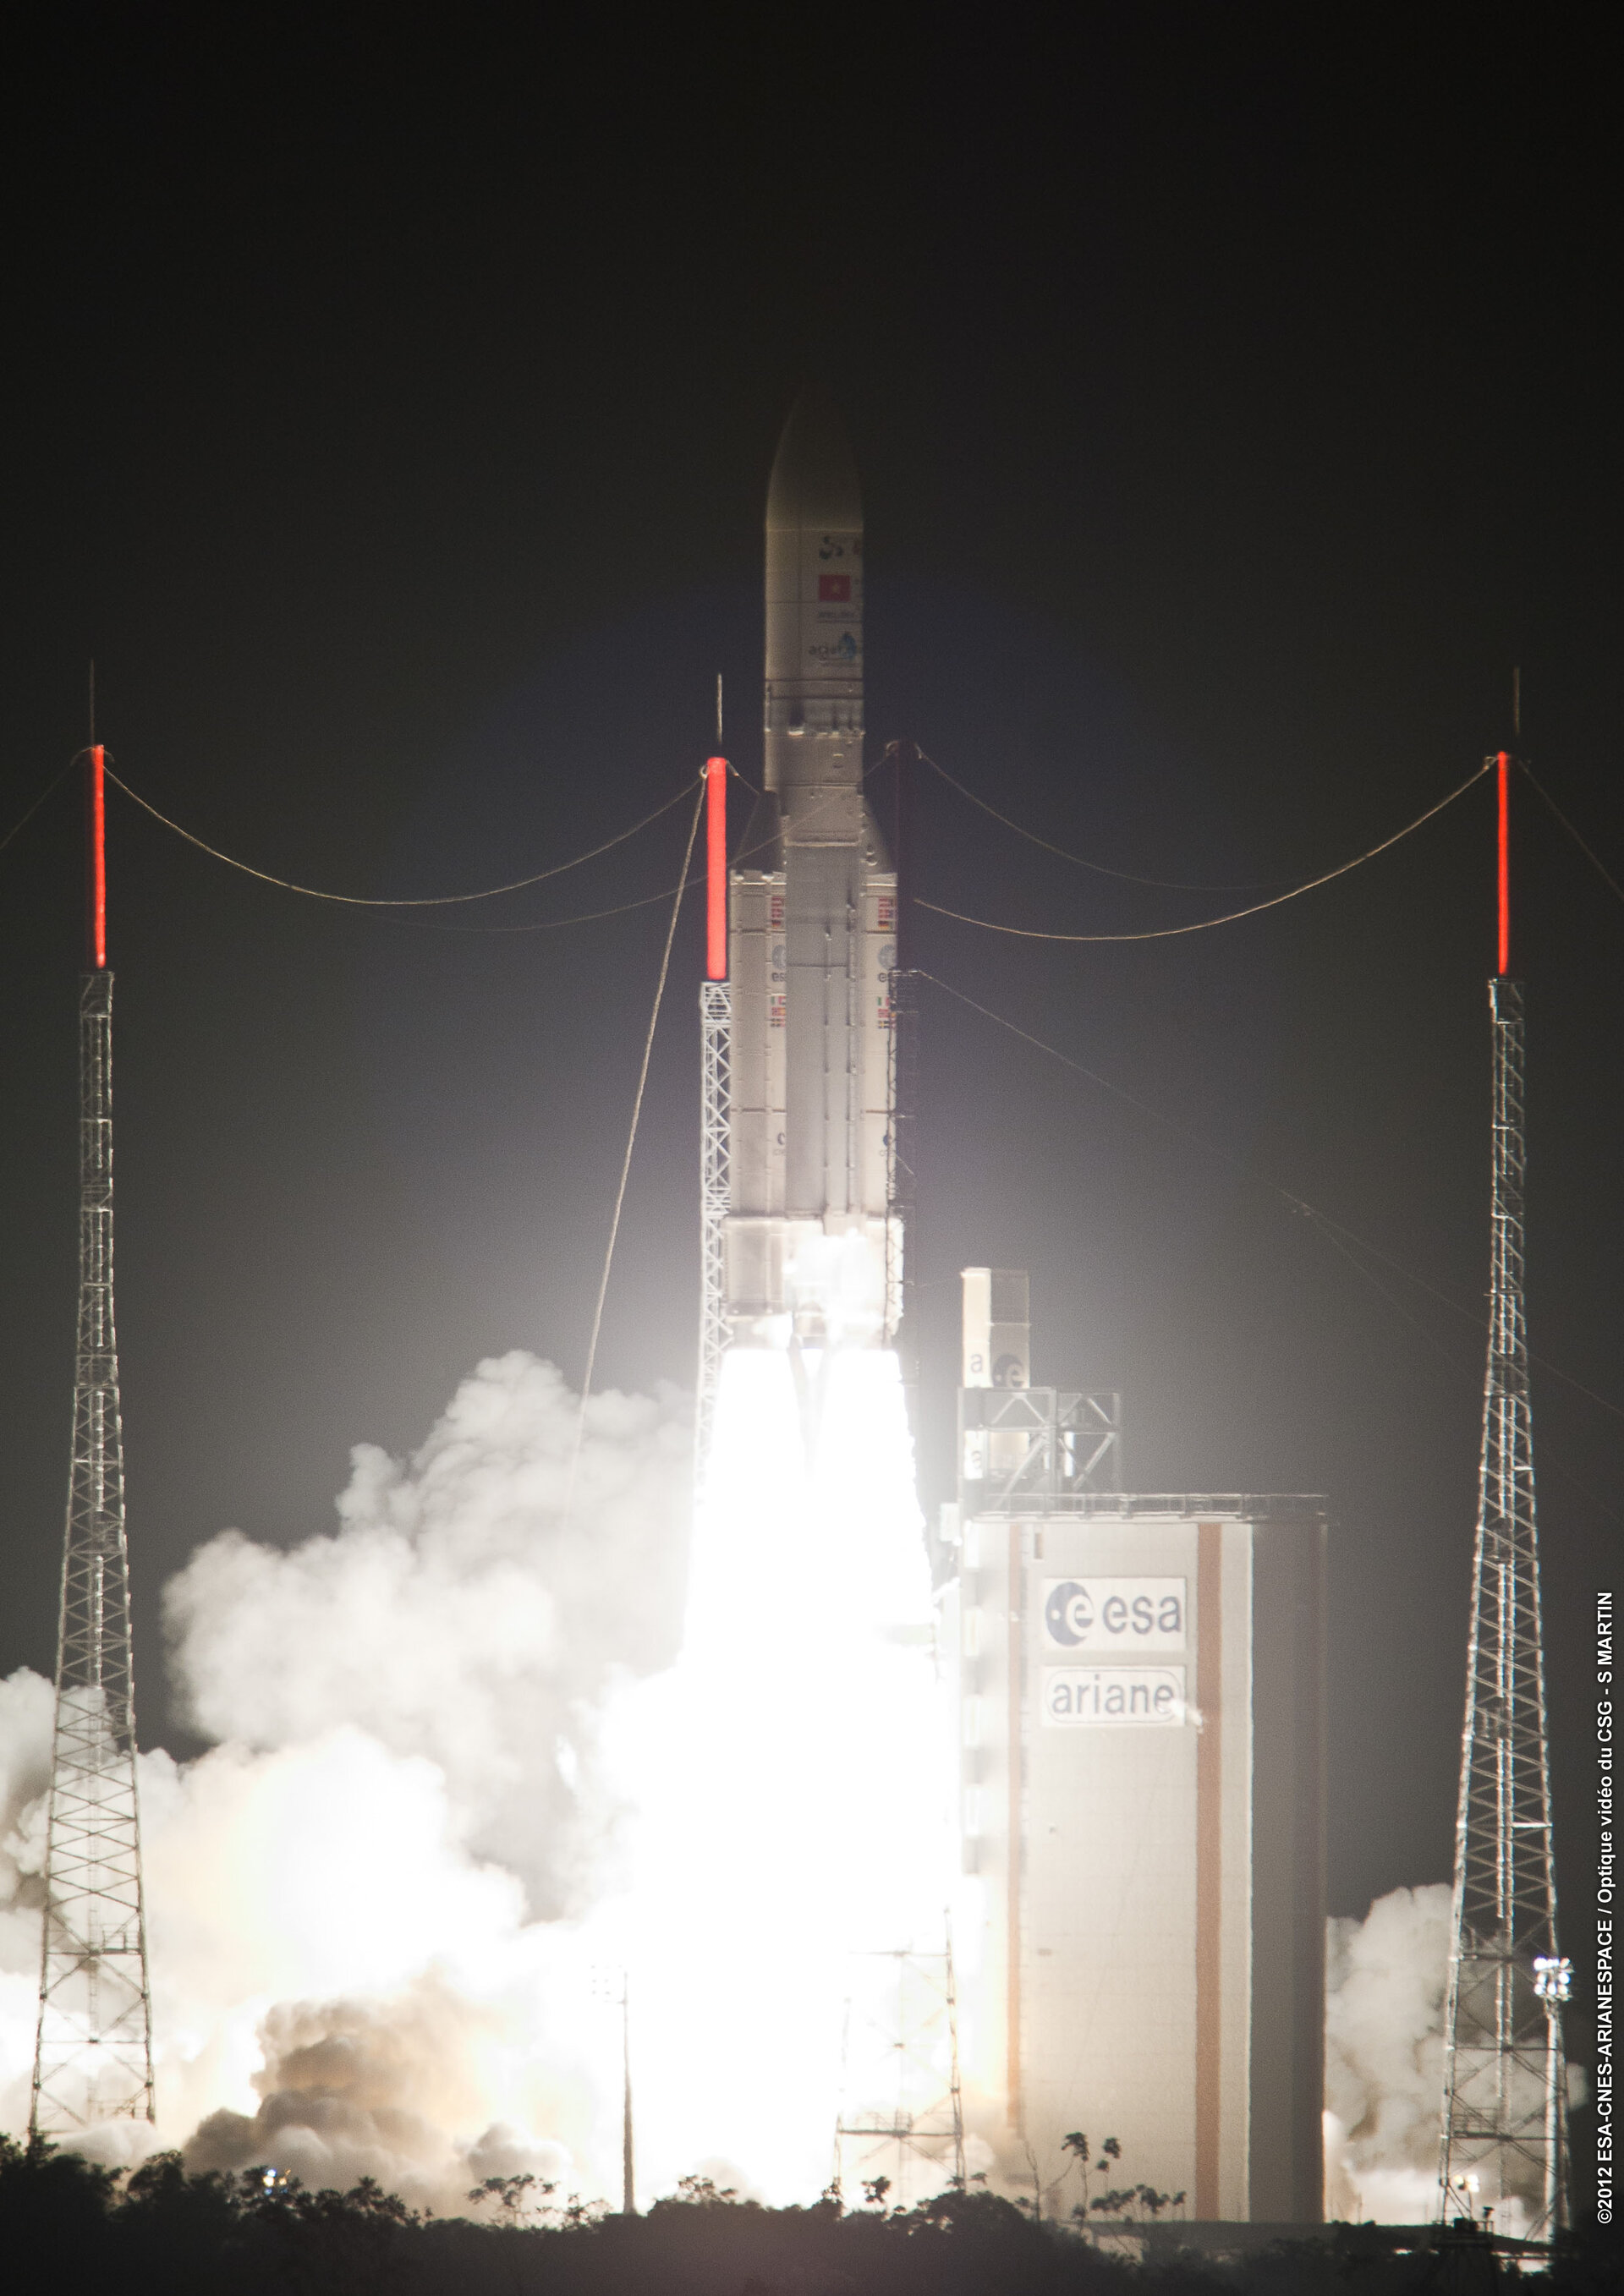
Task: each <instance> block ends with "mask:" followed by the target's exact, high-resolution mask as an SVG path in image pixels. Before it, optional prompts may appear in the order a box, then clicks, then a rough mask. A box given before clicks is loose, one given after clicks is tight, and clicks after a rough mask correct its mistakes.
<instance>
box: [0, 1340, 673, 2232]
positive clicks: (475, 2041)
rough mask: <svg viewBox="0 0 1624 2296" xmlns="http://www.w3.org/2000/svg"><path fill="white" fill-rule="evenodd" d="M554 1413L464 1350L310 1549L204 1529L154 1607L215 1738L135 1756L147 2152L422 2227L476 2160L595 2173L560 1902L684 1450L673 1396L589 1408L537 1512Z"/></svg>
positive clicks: (36, 1711) (560, 1424) (5, 2064)
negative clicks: (193, 1751)
mask: <svg viewBox="0 0 1624 2296" xmlns="http://www.w3.org/2000/svg"><path fill="white" fill-rule="evenodd" d="M577 1407H578V1406H577V1405H576V1402H575V1399H574V1398H572V1397H571V1396H570V1393H569V1390H568V1389H567V1388H566V1387H565V1385H564V1383H563V1382H562V1379H561V1377H560V1376H559V1374H558V1373H557V1372H556V1371H555V1370H554V1368H553V1367H552V1366H551V1365H547V1364H543V1363H539V1362H537V1361H536V1360H535V1359H534V1358H533V1357H529V1356H526V1355H522V1354H518V1353H515V1354H512V1355H508V1356H505V1357H500V1358H497V1359H494V1360H491V1361H488V1362H486V1363H483V1364H481V1365H480V1366H479V1369H478V1370H477V1372H476V1373H475V1374H473V1375H472V1377H471V1378H469V1379H467V1380H465V1381H464V1382H463V1384H462V1386H461V1387H460V1388H459V1390H458V1391H457V1393H456V1395H455V1398H454V1399H453V1401H452V1404H451V1406H450V1407H449V1409H448V1410H447V1413H446V1414H445V1415H444V1417H443V1418H442V1419H441V1421H440V1422H439V1424H438V1425H437V1426H436V1427H435V1428H434V1430H433V1431H432V1432H431V1435H430V1437H429V1439H428V1440H427V1442H426V1443H425V1444H424V1445H423V1446H422V1448H421V1450H419V1451H418V1452H417V1453H416V1454H415V1455H414V1457H413V1458H412V1459H410V1460H409V1461H407V1462H406V1463H405V1464H401V1463H398V1462H395V1461H392V1460H390V1459H389V1458H388V1457H387V1456H385V1455H384V1454H382V1453H381V1452H379V1451H378V1450H376V1449H375V1448H373V1447H370V1446H368V1447H361V1448H359V1449H357V1452H356V1454H355V1460H354V1473H353V1475H352V1479H351V1481H350V1485H349V1489H348V1490H347V1491H346V1492H345V1493H344V1494H343V1496H342V1497H341V1498H340V1501H339V1514H340V1527H339V1529H338V1530H337V1532H336V1533H335V1534H332V1535H331V1536H327V1537H322V1538H312V1539H309V1540H308V1541H307V1542H306V1543H305V1544H304V1545H303V1546H299V1547H298V1548H296V1549H294V1550H293V1551H292V1552H291V1553H282V1552H279V1551H277V1550H275V1549H273V1548H268V1547H264V1546H258V1545H256V1544H255V1543H253V1542H251V1541H250V1540H248V1539H246V1538H243V1537H242V1535H241V1534H240V1533H238V1532H234V1531H227V1532H224V1533H222V1534H221V1535H220V1536H219V1537H218V1538H214V1539H211V1540H210V1541H209V1543H208V1544H207V1545H206V1546H203V1547H202V1548H201V1549H200V1550H199V1552H198V1554H196V1555H194V1556H193V1560H192V1562H190V1563H189V1564H188V1565H187V1567H186V1568H185V1570H183V1571H182V1572H181V1573H180V1574H179V1576H178V1577H177V1578H176V1579H175V1580H174V1581H173V1582H172V1583H171V1585H170V1587H169V1588H168V1590H167V1595H166V1611H167V1618H168V1626H169V1629H170V1635H171V1647H172V1668H173V1673H174V1679H175V1685H176V1693H177V1698H178V1702H179V1704H180V1707H181V1709H182V1710H183V1711H184V1713H185V1715H186V1717H187V1718H188V1719H190V1720H191V1722H192V1723H193V1726H194V1727H196V1728H197V1729H198V1730H199V1731H200V1732H201V1733H202V1734H205V1735H207V1736H209V1737H213V1738H215V1739H216V1740H217V1741H218V1742H219V1743H217V1744H216V1745H215V1746H214V1747H213V1748H212V1749H211V1750H210V1751H209V1752H207V1753H205V1754H204V1755H203V1756H202V1757H201V1759H198V1760H196V1761H194V1762H191V1763H188V1764H185V1766H177V1765H176V1763H175V1762H173V1761H172V1760H171V1759H169V1757H168V1755H166V1754H164V1753H162V1752H157V1753H153V1754H149V1755H145V1756H144V1757H143V1758H142V1759H141V1763H140V1791H141V1799H142V1819H143V1843H144V1864H145V1880H146V1901H147V1921H148V1936H149V1947H150V1959H151V1966H152V1989H153V2013H154V2017H153V2021H154V2030H155V2038H156V2042H157V2055H158V2068H157V2070H158V2105H159V2121H160V2129H159V2136H160V2141H162V2142H164V2143H168V2144H177V2143H183V2142H184V2143H185V2146H186V2150H187V2153H188V2157H189V2158H190V2159H192V2160H193V2161H194V2162H195V2163H196V2165H198V2166H200V2167H201V2166H207V2167H228V2166H233V2167H242V2166H248V2165H250V2164H256V2163H259V2162H264V2163H267V2165H269V2166H271V2167H274V2168H276V2169H282V2170H283V2171H285V2172H287V2173H289V2174H293V2175H298V2176H300V2177H305V2178H306V2179H307V2180H308V2181H309V2182H311V2183H315V2184H338V2185H347V2184H349V2183H350V2182H352V2181H353V2180H354V2179H355V2178H356V2177H359V2176H363V2175H371V2176H374V2177H377V2178H378V2179H379V2181H380V2182H381V2183H382V2184H384V2185H387V2186H389V2187H390V2188H391V2189H393V2190H396V2191H398V2192H400V2193H402V2194H405V2195H406V2197H407V2198H408V2199H410V2200H412V2201H414V2202H418V2203H423V2204H427V2205H430V2206H432V2207H435V2208H437V2209H440V2210H446V2209H455V2208H459V2207H461V2206H463V2204H464V2195H465V2194H466V2192H467V2190H468V2188H469V2187H470V2185H472V2184H476V2183H478V2182H479V2181H480V2178H481V2177H485V2176H488V2175H497V2174H500V2175H507V2174H514V2173H522V2172H529V2173H531V2174H534V2175H537V2176H538V2177H542V2178H544V2179H546V2180H549V2181H558V2182H559V2183H560V2184H561V2185H562V2186H563V2187H564V2188H565V2189H566V2190H568V2189H574V2188H578V2189H581V2190H582V2191H583V2192H584V2193H585V2194H586V2196H588V2197H590V2196H591V2195H592V2194H595V2193H596V2192H598V2191H601V2190H603V2189H604V2187H605V2186H606V2185H610V2184H611V2176H612V2171H613V2169H615V2168H617V2167H618V2155H619V2126H618V2122H619V2090H618V2072H619V2064H618V2050H619V2030H618V2024H617V2021H616V2020H615V2018H614V2015H613V2013H612V2012H611V2009H610V2008H609V2006H608V2005H607V2004H606V2003H605V2002H604V2001H603V1999H602V1998H598V1997H595V1994H594V1989H593V1986H592V1982H591V1978H592V1972H591V1968H590V1953H591V1947H590V1943H589V1941H588V1940H587V1939H586V1937H585V1936H584V1935H583V1933H582V1931H581V1930H580V1928H579V1925H578V1923H576V1922H575V1921H573V1920H572V1919H570V1917H569V1916H570V1911H571V1909H573V1908H575V1907H578V1905H579V1904H580V1903H581V1901H582V1900H583V1899H584V1898H585V1897H586V1896H587V1895H588V1894H589V1893H590V1891H591V1890H592V1888H593V1886H594V1882H595V1877H598V1876H601V1874H602V1873H603V1869H604V1866H605V1859H604V1855H603V1853H604V1850H605V1849H606V1847H608V1846H609V1845H611V1843H612V1840H613V1836H614V1824H615V1819H616V1817H617V1816H618V1811H617V1809H616V1807H615V1805H614V1802H613V1800H612V1797H611V1795H610V1794H609V1793H608V1792H607V1791H606V1790H605V1788H604V1786H603V1780H602V1775H601V1766H600V1764H599V1762H598V1759H597V1747H596V1736H597V1717H598V1714H599V1712H600V1710H601V1708H602V1706H603V1701H604V1698H605V1696H606V1694H607V1693H609V1692H610V1691H611V1688H612V1687H613V1686H615V1685H618V1684H619V1683H622V1682H625V1681H629V1680H631V1679H633V1678H635V1677H637V1676H639V1675H641V1674H644V1673H646V1672H648V1671H649V1670H650V1669H654V1668H657V1667H659V1666H660V1665H661V1664H663V1663H665V1662H667V1661H668V1660H669V1659H670V1657H671V1656H672V1655H673V1654H674V1652H675V1649H676V1644H677V1637H678V1633H679V1628H680V1617H681V1608H680V1605H681V1592H682V1581H683V1576H684V1570H685V1552H686V1512H687V1496H688V1487H689V1465H688V1459H689V1431H688V1426H687V1415H686V1411H685V1408H684V1405H683V1398H681V1397H680V1396H679V1395H678V1394H677V1392H676V1391H675V1390H668V1391H666V1392H663V1393H661V1394H660V1395H659V1396H658V1397H656V1398H652V1399H651V1398H632V1397H624V1396H619V1395H613V1394H610V1395H604V1396H601V1397H595V1398H593V1401H592V1403H591V1405H590V1406H589V1409H588V1412H587V1415H586V1438H585V1442H584V1445H583V1448H582V1454H581V1459H580V1464H579V1470H578V1477H577V1480H576V1488H575V1497H574V1503H573V1505H572V1506H571V1508H570V1517H569V1520H568V1521H566V1520H565V1518H564V1495H565V1486H566V1482H567V1479H568V1474H569V1458H570V1449H571V1447H572V1446H573V1443H574V1439H575V1414H576V1410H577ZM50 1726H51V1691H50V1686H49V1685H47V1684H45V1683H44V1682H42V1681H40V1680H39V1678H38V1677H36V1676H33V1675H29V1674H28V1673H26V1672H25V1673H22V1674H21V1675H18V1676H15V1677H12V1681H11V1682H10V1683H7V1684H4V1685H0V2127H9V2128H12V2129H13V2130H19V2129H21V2128H22V2127H23V2126H25V2125H26V2121H27V2117H28V2079H29V2068H30V2065H31V2062H32V2053H33V2039H34V2011H35V1999H36V1993H37V1982H38V1953H39V1918H38V1899H39V1889H40V1882H39V1868H40V1866H41V1864H42V1862H43V1852H44V1788H45V1784H46V1780H47V1775H48V1761H49V1744H50ZM124 2133H125V2134H128V2133H129V2132H127V2131H126V2132H124ZM86 2149H89V2148H88V2147H87V2148H86ZM103 2149H105V2148H103ZM600 2163H601V2164H603V2165H602V2166H601V2167H600V2165H599V2164H600Z"/></svg>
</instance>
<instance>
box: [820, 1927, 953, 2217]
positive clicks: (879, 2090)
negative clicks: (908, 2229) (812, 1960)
mask: <svg viewBox="0 0 1624 2296" xmlns="http://www.w3.org/2000/svg"><path fill="white" fill-rule="evenodd" d="M849 1967H850V1980H849V1987H850V1989H849V1993H848V1996H847V2001H846V2025H845V2038H844V2043H843V2046H842V2050H841V2058H842V2063H841V2112H840V2118H839V2120H837V2121H836V2123H835V2131H834V2183H835V2185H836V2188H837V2189H839V2190H841V2191H842V2192H849V2191H850V2190H851V2188H852V2187H853V2186H854V2185H864V2186H865V2187H867V2188H868V2190H869V2192H870V2193H871V2194H873V2195H874V2197H876V2198H883V2199H886V2200H889V2202H890V2204H891V2206H893V2207H904V2208H906V2207H911V2206H912V2205H913V2204H914V2203H915V2202H918V2201H921V2200H928V2199H929V2198H930V2197H931V2194H935V2193H939V2192H940V2191H941V2190H942V2188H943V2186H944V2185H956V2186H959V2187H962V2186H963V2185H964V2100H963V2097H962V2095H961V2093H960V2087H959V2062H958V1997H957V1992H956V1987H955V1983H954V1975H953V1937H952V1931H951V1930H950V1929H949V1930H947V1931H946V1933H945V1935H944V1939H943V1945H942V1949H941V1951H940V1952H939V1953H920V1952H915V1951H913V1950H911V1949H906V1948H905V1949H899V1950H894V1951H887V1952H880V1953H859V1954H854V1955H853V1956H851V1961H850V1964H849ZM880 2179H883V2180H884V2181H883V2185H882V2187H880V2189H879V2190H877V2191H876V2186H877V2185H878V2184H879V2180H880Z"/></svg>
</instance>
